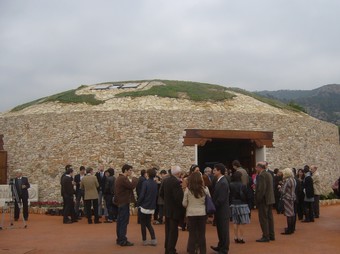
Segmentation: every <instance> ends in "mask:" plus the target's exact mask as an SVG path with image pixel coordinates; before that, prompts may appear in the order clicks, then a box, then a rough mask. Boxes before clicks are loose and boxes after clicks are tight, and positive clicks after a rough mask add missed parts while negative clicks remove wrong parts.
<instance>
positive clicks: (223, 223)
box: [215, 206, 230, 254]
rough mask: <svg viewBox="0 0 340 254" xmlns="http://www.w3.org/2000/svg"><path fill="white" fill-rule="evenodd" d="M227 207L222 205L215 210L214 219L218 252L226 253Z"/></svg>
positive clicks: (228, 242)
mask: <svg viewBox="0 0 340 254" xmlns="http://www.w3.org/2000/svg"><path fill="white" fill-rule="evenodd" d="M228 209H229V207H227V206H226V207H222V208H220V209H217V210H216V212H215V221H216V228H217V236H218V245H217V247H218V248H219V252H218V253H220V254H222V253H223V254H226V253H228V251H229V244H230V240H229V212H228Z"/></svg>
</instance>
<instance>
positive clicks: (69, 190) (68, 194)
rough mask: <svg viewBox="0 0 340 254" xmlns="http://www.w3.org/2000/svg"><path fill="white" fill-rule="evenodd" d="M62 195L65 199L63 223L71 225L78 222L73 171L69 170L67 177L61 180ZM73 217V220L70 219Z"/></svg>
mask: <svg viewBox="0 0 340 254" xmlns="http://www.w3.org/2000/svg"><path fill="white" fill-rule="evenodd" d="M61 193H62V195H63V199H64V202H65V204H64V212H63V223H64V224H70V223H73V222H77V221H78V220H77V218H76V214H75V212H74V202H73V198H74V194H75V191H74V188H73V169H72V168H68V169H67V170H66V172H65V175H64V176H63V177H62V179H61ZM69 215H71V219H70V218H69V217H68V216H69Z"/></svg>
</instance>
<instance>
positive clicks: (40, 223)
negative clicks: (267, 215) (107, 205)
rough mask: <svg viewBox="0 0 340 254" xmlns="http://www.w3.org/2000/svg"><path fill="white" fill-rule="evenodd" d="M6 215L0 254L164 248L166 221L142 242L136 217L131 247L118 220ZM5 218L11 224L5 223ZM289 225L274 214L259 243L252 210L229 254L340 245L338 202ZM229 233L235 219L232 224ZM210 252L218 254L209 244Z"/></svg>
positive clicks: (212, 238)
mask: <svg viewBox="0 0 340 254" xmlns="http://www.w3.org/2000/svg"><path fill="white" fill-rule="evenodd" d="M7 216H8V214H5V223H4V224H5V225H4V229H2V230H0V254H7V253H8V254H9V253H10V254H23V253H25V254H45V253H46V254H47V253H53V254H54V253H67V254H73V253H84V254H87V253H91V254H93V253H100V254H107V253H119V254H120V253H121V254H124V253H138V254H146V253H148V254H149V253H164V249H163V243H164V225H157V226H154V228H155V231H156V236H157V238H158V242H159V244H158V246H156V247H152V246H142V244H141V234H140V226H139V225H138V224H137V223H136V217H135V216H132V217H131V221H130V224H129V227H128V238H129V240H130V241H132V242H134V243H135V246H133V247H120V246H117V245H116V244H115V238H116V235H115V228H116V225H115V223H113V224H104V223H103V224H92V225H88V224H87V223H86V220H85V219H82V220H81V221H80V222H78V223H74V224H69V225H64V224H62V217H58V216H48V215H30V218H29V221H28V227H27V228H26V229H24V228H22V226H23V224H22V222H20V221H19V222H15V224H14V228H13V229H7V228H5V226H8V217H7ZM6 223H7V224H6ZM284 227H285V217H284V216H283V215H276V214H275V232H276V241H273V242H270V243H257V242H255V240H256V239H258V238H259V237H260V236H261V231H260V226H259V223H258V219H257V212H256V211H253V212H252V221H251V224H250V225H247V226H246V237H245V240H246V244H242V245H241V244H235V243H233V242H231V244H230V251H229V253H230V254H234V253H237V254H246V253H252V254H257V253H261V254H266V253H268V254H269V253H270V254H273V253H280V254H284V253H299V254H316V253H327V254H335V253H338V252H339V249H340V241H339V238H340V205H333V206H323V207H321V216H320V218H319V219H316V222H314V223H301V222H299V221H298V222H297V226H296V228H297V230H296V233H295V234H294V235H290V236H285V235H281V234H280V232H282V230H283V228H284ZM230 232H231V238H232V237H233V234H232V232H233V231H232V224H230ZM216 237H217V235H216V228H215V227H213V226H212V225H210V224H209V225H207V232H206V238H207V246H208V247H209V246H210V245H216V243H217V240H216ZM187 239H188V232H186V231H184V232H183V231H180V232H179V240H178V244H177V251H178V252H179V253H183V254H184V253H186V242H187ZM207 253H208V254H210V253H211V254H212V253H215V252H214V251H212V250H210V247H209V248H208V252H207Z"/></svg>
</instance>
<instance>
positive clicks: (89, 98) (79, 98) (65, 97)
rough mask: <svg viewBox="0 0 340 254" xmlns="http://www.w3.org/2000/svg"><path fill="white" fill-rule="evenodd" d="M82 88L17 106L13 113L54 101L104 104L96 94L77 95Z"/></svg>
mask: <svg viewBox="0 0 340 254" xmlns="http://www.w3.org/2000/svg"><path fill="white" fill-rule="evenodd" d="M82 88H84V86H80V87H78V88H77V89H72V90H68V91H65V92H62V93H58V94H54V95H51V96H48V97H44V98H41V99H38V100H34V101H31V102H28V103H25V104H22V105H19V106H16V107H15V108H13V109H12V110H11V111H12V112H14V111H20V110H22V109H24V108H27V107H29V106H32V105H36V104H41V103H45V102H54V101H58V102H61V103H87V104H90V105H99V104H102V103H104V101H102V100H97V99H96V98H95V95H94V94H82V95H77V94H76V91H77V90H78V89H82Z"/></svg>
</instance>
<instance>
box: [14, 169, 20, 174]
mask: <svg viewBox="0 0 340 254" xmlns="http://www.w3.org/2000/svg"><path fill="white" fill-rule="evenodd" d="M14 172H15V173H18V174H20V173H22V169H20V168H19V169H17V170H15V171H14Z"/></svg>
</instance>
